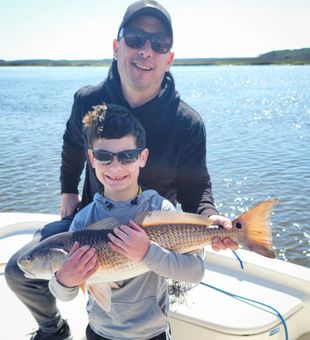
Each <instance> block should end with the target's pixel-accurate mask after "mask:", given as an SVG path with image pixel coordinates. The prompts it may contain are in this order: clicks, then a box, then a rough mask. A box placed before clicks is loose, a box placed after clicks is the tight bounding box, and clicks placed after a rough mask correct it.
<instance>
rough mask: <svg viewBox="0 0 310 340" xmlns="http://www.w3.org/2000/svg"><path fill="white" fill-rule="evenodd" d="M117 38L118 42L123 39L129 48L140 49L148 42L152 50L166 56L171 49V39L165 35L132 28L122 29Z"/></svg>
mask: <svg viewBox="0 0 310 340" xmlns="http://www.w3.org/2000/svg"><path fill="white" fill-rule="evenodd" d="M118 38H119V40H120V39H122V38H124V40H125V44H126V45H127V46H128V47H130V48H140V47H142V46H143V45H144V44H145V42H146V41H147V40H149V41H150V43H151V46H152V50H153V51H154V52H157V53H161V54H166V53H167V52H169V50H170V49H171V47H172V37H171V36H169V35H167V34H165V33H148V32H144V31H142V30H138V29H133V28H131V29H126V28H125V29H124V28H122V29H121V31H120V33H119V37H118Z"/></svg>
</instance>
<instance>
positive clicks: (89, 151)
mask: <svg viewBox="0 0 310 340" xmlns="http://www.w3.org/2000/svg"><path fill="white" fill-rule="evenodd" d="M87 153H88V157H89V160H90V164H91V166H92V167H93V168H94V167H95V160H94V156H93V153H92V152H91V150H90V149H88V150H87Z"/></svg>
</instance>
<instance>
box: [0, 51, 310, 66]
mask: <svg viewBox="0 0 310 340" xmlns="http://www.w3.org/2000/svg"><path fill="white" fill-rule="evenodd" d="M111 61H112V59H102V60H50V59H33V60H11V61H6V60H0V66H108V65H110V64H111ZM271 64H290V65H306V64H310V48H302V49H298V50H281V51H272V52H268V53H265V54H261V55H259V56H258V57H255V58H184V59H175V60H174V62H173V65H176V66H177V65H183V66H184V65H271Z"/></svg>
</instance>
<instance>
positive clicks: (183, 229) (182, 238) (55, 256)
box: [18, 199, 277, 282]
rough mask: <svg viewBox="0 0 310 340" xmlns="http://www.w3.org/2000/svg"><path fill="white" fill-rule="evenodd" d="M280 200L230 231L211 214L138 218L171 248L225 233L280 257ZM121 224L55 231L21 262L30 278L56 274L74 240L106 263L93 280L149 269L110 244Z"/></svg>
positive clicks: (191, 246) (192, 247)
mask: <svg viewBox="0 0 310 340" xmlns="http://www.w3.org/2000/svg"><path fill="white" fill-rule="evenodd" d="M276 203H277V199H270V200H267V201H264V202H261V203H259V204H258V205H256V206H255V207H253V208H252V209H250V210H249V211H247V212H245V213H244V214H242V215H241V216H239V217H238V218H236V219H235V220H234V221H232V225H233V227H232V229H230V230H227V229H224V228H221V227H220V228H219V227H215V226H212V225H211V224H212V221H211V220H210V219H209V218H208V217H205V216H202V215H197V214H190V213H184V212H176V211H146V212H145V211H144V212H140V213H138V214H137V216H136V217H135V218H134V221H135V222H136V223H137V224H138V225H140V226H141V227H142V228H143V229H144V230H145V232H146V233H147V235H148V236H149V238H150V239H151V240H152V241H153V242H156V243H158V244H159V245H160V246H161V247H163V248H166V249H167V250H170V251H176V252H181V253H187V252H192V251H196V250H200V249H202V248H203V246H205V245H207V244H210V243H211V241H212V239H213V238H214V237H219V238H221V239H223V238H230V239H232V240H234V241H235V242H237V243H238V244H239V245H241V246H243V247H244V248H246V249H249V250H251V251H255V252H257V253H258V254H261V255H264V256H267V257H271V258H274V257H275V252H274V250H273V249H272V234H271V229H270V219H271V212H272V208H273V207H274V205H275V204H276ZM120 225H121V223H120V222H119V221H118V220H116V219H114V218H107V219H104V220H101V221H98V222H96V223H94V224H93V225H91V226H89V227H87V230H83V231H77V232H65V233H61V234H57V235H54V236H51V237H49V238H47V239H46V240H44V241H42V242H40V243H39V244H38V245H37V246H35V247H34V248H32V249H31V250H29V251H28V252H27V253H26V254H24V255H23V256H21V257H20V259H19V260H18V265H19V266H20V268H21V269H22V270H23V271H24V272H25V273H26V274H27V275H29V277H30V275H31V276H32V277H33V278H48V277H51V276H52V275H53V273H54V272H55V271H56V270H58V268H59V267H60V266H61V264H62V261H63V260H64V258H65V256H66V255H67V253H68V252H69V250H70V249H71V247H72V245H73V243H74V241H78V242H79V243H80V246H83V245H89V246H90V247H93V248H95V249H96V254H97V257H98V260H99V263H100V266H99V269H98V270H97V272H96V273H95V274H94V275H93V276H92V277H91V278H90V279H89V281H90V282H109V281H121V280H125V279H129V278H131V277H134V276H137V275H139V274H142V273H144V272H146V271H148V270H149V269H148V268H147V267H146V266H144V265H143V264H142V262H141V261H132V260H130V259H129V258H128V257H126V256H124V255H122V254H120V253H118V252H116V251H114V250H112V249H111V248H110V247H109V246H108V237H107V234H108V233H109V232H113V230H112V229H113V228H114V227H117V226H120Z"/></svg>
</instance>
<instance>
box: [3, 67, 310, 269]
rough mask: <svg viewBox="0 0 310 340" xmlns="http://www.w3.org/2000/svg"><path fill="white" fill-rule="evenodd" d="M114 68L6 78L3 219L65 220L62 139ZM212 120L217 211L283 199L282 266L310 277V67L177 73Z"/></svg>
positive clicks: (12, 72) (38, 70)
mask: <svg viewBox="0 0 310 340" xmlns="http://www.w3.org/2000/svg"><path fill="white" fill-rule="evenodd" d="M107 70H108V69H107V68H106V67H59V68H56V67H54V68H53V67H35V68H33V67H16V68H0V115H1V120H0V124H1V128H0V137H1V138H0V211H2V212H8V211H23V212H39V213H58V211H59V194H60V193H59V187H60V186H59V167H60V151H61V145H62V134H63V131H64V127H65V123H66V121H67V119H68V117H69V114H70V111H71V105H72V101H73V94H74V92H75V91H76V90H77V89H78V88H80V87H81V86H83V85H86V84H96V83H98V82H100V81H101V80H102V79H104V78H105V76H106V74H107ZM172 72H173V74H174V77H175V80H176V84H177V88H178V90H179V92H180V93H181V95H182V98H183V99H184V100H186V101H187V102H188V103H189V104H191V105H192V106H193V107H194V108H196V109H197V110H198V111H199V112H200V113H201V115H202V117H203V119H204V121H205V123H206V129H207V135H208V142H207V150H208V151H207V159H208V167H209V171H210V174H211V177H212V182H213V191H214V197H215V201H216V205H217V207H218V209H219V210H220V211H221V213H222V214H224V215H226V216H228V217H229V218H234V217H235V216H237V215H239V214H241V213H242V212H243V211H245V210H246V209H248V208H249V207H250V206H251V205H253V204H254V203H256V202H258V201H261V200H264V199H267V198H269V197H278V198H279V199H280V203H279V204H278V206H277V207H276V208H275V209H274V214H273V217H272V220H273V236H274V245H275V247H276V251H277V254H278V257H279V258H281V259H283V260H285V261H290V262H294V263H297V264H301V265H304V266H308V267H310V228H309V224H310V222H309V217H310V214H309V207H310V195H309V189H310V143H309V142H310V82H309V79H310V67H309V66H229V67H225V66H223V67H216V66H215V67H212V66H211V67H210V66H209V67H174V68H173V70H172Z"/></svg>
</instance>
